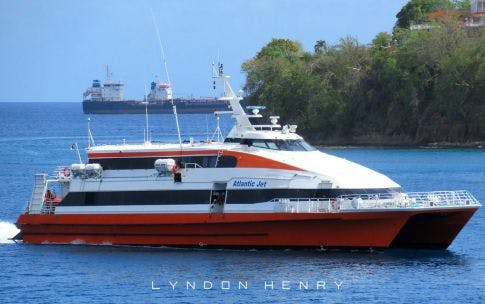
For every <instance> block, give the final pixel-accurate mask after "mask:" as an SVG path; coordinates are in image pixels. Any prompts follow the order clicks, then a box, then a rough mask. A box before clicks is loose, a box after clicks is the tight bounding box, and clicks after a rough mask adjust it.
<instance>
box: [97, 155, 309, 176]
mask: <svg viewBox="0 0 485 304" xmlns="http://www.w3.org/2000/svg"><path fill="white" fill-rule="evenodd" d="M218 152H219V151H218V150H203V151H167V152H162V151H154V152H122V151H119V152H100V153H88V157H89V158H90V159H97V158H113V157H115V158H130V157H157V156H160V157H177V156H185V155H193V156H195V155H214V156H215V155H217V153H218ZM222 155H226V156H234V157H235V158H236V159H237V168H265V169H281V170H296V171H304V170H303V169H300V168H298V167H295V166H291V165H288V164H285V163H283V162H279V161H276V160H273V159H270V158H266V157H262V156H258V155H253V154H249V153H243V152H236V151H229V150H222Z"/></svg>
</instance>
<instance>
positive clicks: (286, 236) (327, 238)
mask: <svg viewBox="0 0 485 304" xmlns="http://www.w3.org/2000/svg"><path fill="white" fill-rule="evenodd" d="M408 218H409V216H408V215H407V214H406V213H404V212H392V213H384V212H355V213H308V214H301V213H300V214H288V213H266V214H265V213H226V214H207V213H205V214H195V213H185V214H96V215H93V214H69V215H67V214H66V215H53V214H52V215H28V214H24V215H21V216H20V217H19V219H18V221H17V227H18V228H19V229H20V230H21V234H22V238H23V241H24V242H25V243H32V244H46V243H51V244H105V245H108V244H110V245H149V246H201V247H204V246H207V247H219V246H220V247H318V248H322V247H323V248H386V247H389V245H390V243H391V242H392V240H393V239H394V237H395V236H396V235H397V234H398V232H399V231H400V229H401V228H402V227H403V226H404V225H405V223H406V222H407V220H408Z"/></svg>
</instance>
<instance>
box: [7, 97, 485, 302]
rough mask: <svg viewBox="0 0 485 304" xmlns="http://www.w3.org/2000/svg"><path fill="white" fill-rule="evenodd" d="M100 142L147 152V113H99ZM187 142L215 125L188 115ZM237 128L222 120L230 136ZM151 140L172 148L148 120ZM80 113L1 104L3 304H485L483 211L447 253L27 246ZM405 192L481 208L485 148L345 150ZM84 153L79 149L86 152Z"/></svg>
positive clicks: (158, 123) (163, 123) (78, 134)
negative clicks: (46, 184)
mask: <svg viewBox="0 0 485 304" xmlns="http://www.w3.org/2000/svg"><path fill="white" fill-rule="evenodd" d="M89 118H90V121H89V123H90V126H91V129H92V132H93V135H94V139H95V141H96V143H121V142H123V141H126V142H140V141H142V140H143V134H144V124H145V117H144V116H143V115H91V117H89ZM180 123H181V130H182V136H183V138H184V139H188V138H190V137H193V138H194V139H195V140H205V139H206V138H207V137H211V136H212V134H213V132H214V130H215V127H216V120H215V118H214V116H213V115H181V116H180ZM231 123H232V122H231V118H230V117H223V118H221V129H222V132H223V133H224V134H227V132H228V130H229V128H230V126H231ZM149 125H150V127H149V128H150V134H151V138H152V140H153V141H174V140H176V138H177V137H176V133H175V130H176V129H175V122H174V118H173V116H171V115H150V116H149ZM87 126H88V116H86V115H84V114H82V109H81V104H80V103H0V147H1V148H0V180H1V181H2V182H1V186H0V206H1V209H0V210H1V211H0V242H1V244H0V267H1V270H0V303H248V302H250V303H351V302H353V303H361V302H367V303H426V304H430V303H485V259H484V258H485V254H484V252H485V211H484V210H483V208H482V209H481V210H479V211H478V212H477V213H475V215H474V217H473V218H472V219H471V220H470V222H469V223H468V224H467V225H466V226H465V228H464V229H463V231H462V232H461V233H460V234H459V236H458V237H457V238H456V240H455V241H454V242H453V244H452V245H451V246H450V247H449V249H448V250H386V251H318V250H207V249H177V248H146V247H126V246H125V247H123V246H86V245H25V244H15V243H11V242H9V241H8V240H7V238H8V237H11V236H13V234H15V232H16V231H15V228H14V226H13V223H15V220H16V218H17V216H18V215H19V214H20V213H21V212H22V210H23V209H24V208H25V206H26V202H27V200H28V199H29V197H30V194H31V190H32V186H33V175H34V173H36V172H51V171H53V170H54V169H55V167H56V166H58V165H69V164H71V163H74V162H76V161H77V155H76V153H75V151H72V150H70V146H71V145H72V144H74V143H78V145H79V147H80V148H81V149H84V148H85V147H86V145H87V142H88V141H87V136H86V134H87V128H88V127H87ZM323 150H324V151H325V152H327V153H330V154H334V155H337V156H340V157H344V158H346V159H349V160H352V161H355V162H358V163H361V164H363V165H365V166H368V167H370V168H372V169H375V170H378V171H380V172H382V173H384V174H386V175H388V176H390V177H391V178H393V179H394V180H395V181H397V182H398V183H399V184H401V185H402V187H403V188H404V189H405V190H406V191H429V190H459V189H466V190H469V191H471V192H472V193H473V194H474V195H475V196H476V198H477V199H478V200H480V201H481V202H482V203H483V202H485V149H381V148H339V149H323ZM82 152H83V151H81V154H83V153H82Z"/></svg>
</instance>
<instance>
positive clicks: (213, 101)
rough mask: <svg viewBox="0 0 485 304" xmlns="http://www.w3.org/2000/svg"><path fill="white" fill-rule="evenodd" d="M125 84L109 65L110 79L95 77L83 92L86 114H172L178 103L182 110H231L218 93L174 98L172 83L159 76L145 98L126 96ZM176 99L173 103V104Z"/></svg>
mask: <svg viewBox="0 0 485 304" xmlns="http://www.w3.org/2000/svg"><path fill="white" fill-rule="evenodd" d="M124 91H125V84H124V82H122V81H113V80H112V74H111V73H110V71H109V68H108V67H106V80H105V81H104V82H103V83H102V82H101V81H100V80H99V79H95V80H93V83H92V86H91V87H89V88H88V89H87V90H86V91H85V92H84V94H83V112H84V114H145V112H148V113H150V114H171V113H172V107H173V105H175V106H176V107H177V111H178V113H180V114H199V113H213V112H214V111H224V110H228V106H229V104H228V102H227V101H222V100H219V99H218V98H216V97H201V98H174V97H173V92H172V84H171V83H162V82H160V81H159V79H158V78H156V79H155V80H154V81H153V82H152V83H151V84H150V93H149V94H147V96H146V97H145V98H143V99H141V100H136V99H125V98H124ZM172 103H173V105H172Z"/></svg>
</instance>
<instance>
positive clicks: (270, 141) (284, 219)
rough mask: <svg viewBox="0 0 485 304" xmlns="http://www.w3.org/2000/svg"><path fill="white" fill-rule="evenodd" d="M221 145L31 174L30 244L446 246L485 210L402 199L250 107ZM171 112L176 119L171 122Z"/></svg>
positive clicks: (100, 155)
mask: <svg viewBox="0 0 485 304" xmlns="http://www.w3.org/2000/svg"><path fill="white" fill-rule="evenodd" d="M218 76H219V79H220V81H221V83H222V85H223V87H224V94H223V96H222V97H221V98H220V99H221V100H222V101H226V102H228V103H229V104H230V110H229V111H225V113H219V114H221V115H222V114H230V115H232V117H233V118H234V120H235V124H234V126H233V128H232V129H231V131H230V132H229V134H228V135H227V137H226V138H225V139H221V140H214V141H210V140H208V141H204V142H195V141H193V140H190V141H188V142H183V141H182V140H181V139H180V133H179V141H178V142H175V143H171V144H162V143H154V142H150V141H149V140H147V139H145V141H144V142H142V143H140V144H127V143H123V144H120V145H90V146H89V147H88V148H87V158H88V161H87V163H82V162H79V163H75V164H72V165H70V166H60V167H59V168H57V169H56V172H55V174H51V175H48V174H46V173H38V174H36V175H35V182H34V188H33V192H32V196H31V198H30V201H29V202H28V206H27V207H26V209H25V211H24V212H23V213H22V214H21V215H20V216H19V217H18V219H17V222H16V225H17V227H18V228H19V229H20V233H19V234H18V235H17V236H16V237H15V239H16V240H19V241H20V240H22V241H23V242H24V243H29V244H101V245H135V246H177V247H178V246H180V247H187V246H189V247H203V248H205V247H208V248H211V247H237V248H259V247H264V248H268V247H271V248H273V247H276V248H289V247H314V248H322V249H332V248H357V249H359V248H363V249H369V248H403V247H411V248H440V249H443V248H447V247H448V246H449V245H450V244H451V243H452V241H453V240H454V239H455V237H456V236H457V234H458V233H459V232H460V230H461V229H462V228H463V227H464V226H465V224H466V223H467V222H468V220H469V219H470V218H471V217H472V215H473V214H474V212H475V211H476V210H477V209H478V208H479V207H480V206H481V205H480V203H479V202H478V201H477V200H476V199H475V198H474V197H473V195H472V194H470V193H469V192H467V191H464V190H460V191H433V192H424V193H423V192H419V193H406V192H404V191H402V188H401V186H400V185H399V184H397V183H396V182H395V181H393V180H391V179H390V178H389V177H387V176H385V175H383V174H380V173H378V172H376V171H374V170H371V169H369V168H366V167H364V166H362V165H359V164H356V163H354V162H351V161H348V160H345V159H342V158H339V157H336V156H332V155H330V154H327V153H323V152H321V151H319V150H317V149H316V148H314V147H313V146H311V145H310V144H309V143H307V142H306V141H305V140H304V139H303V138H302V137H301V136H300V135H298V134H297V132H296V130H297V126H296V125H281V124H280V123H279V121H278V120H279V117H277V116H270V117H269V120H268V122H267V123H266V124H257V123H256V121H261V120H262V119H263V115H262V111H264V107H261V106H249V107H246V108H244V107H243V106H242V105H241V99H242V98H240V97H238V96H237V95H236V94H235V93H234V91H233V90H232V88H231V86H230V84H229V81H228V77H227V76H225V75H224V74H223V73H222V72H220V73H219V75H218ZM176 113H177V112H176V110H175V109H174V114H175V115H176Z"/></svg>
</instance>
